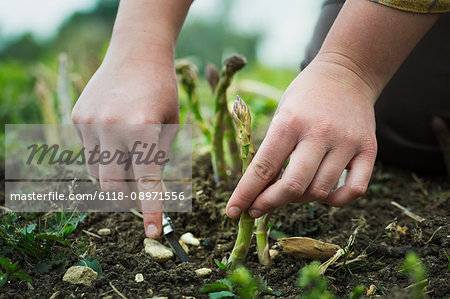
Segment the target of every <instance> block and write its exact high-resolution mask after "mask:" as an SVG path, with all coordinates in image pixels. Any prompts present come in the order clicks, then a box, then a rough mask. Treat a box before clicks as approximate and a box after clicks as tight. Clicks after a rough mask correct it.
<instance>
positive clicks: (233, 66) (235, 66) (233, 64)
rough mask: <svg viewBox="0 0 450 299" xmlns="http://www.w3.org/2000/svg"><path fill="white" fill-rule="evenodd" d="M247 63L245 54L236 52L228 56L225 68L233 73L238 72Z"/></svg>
mask: <svg viewBox="0 0 450 299" xmlns="http://www.w3.org/2000/svg"><path fill="white" fill-rule="evenodd" d="M246 64H247V60H246V59H245V57H244V56H241V55H238V54H234V55H232V56H230V57H229V58H227V60H225V62H224V66H225V68H226V69H227V70H228V72H230V73H231V74H234V73H236V72H237V71H239V70H240V69H242V68H243V67H244V66H245V65H246Z"/></svg>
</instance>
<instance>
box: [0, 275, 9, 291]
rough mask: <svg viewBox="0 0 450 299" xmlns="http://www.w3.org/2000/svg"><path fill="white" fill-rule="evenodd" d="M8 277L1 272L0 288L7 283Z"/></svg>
mask: <svg viewBox="0 0 450 299" xmlns="http://www.w3.org/2000/svg"><path fill="white" fill-rule="evenodd" d="M7 278H8V275H6V273H3V272H2V271H0V288H1V287H2V286H3V285H4V284H5V283H6V281H7Z"/></svg>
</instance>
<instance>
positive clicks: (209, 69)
mask: <svg viewBox="0 0 450 299" xmlns="http://www.w3.org/2000/svg"><path fill="white" fill-rule="evenodd" d="M205 77H206V80H207V81H208V83H209V86H210V87H211V90H212V92H214V91H215V90H216V87H217V84H218V83H219V79H220V73H219V69H218V68H217V67H216V66H215V65H214V64H212V63H210V62H208V63H207V64H206V67H205Z"/></svg>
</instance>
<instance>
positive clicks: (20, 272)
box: [12, 270, 31, 282]
mask: <svg viewBox="0 0 450 299" xmlns="http://www.w3.org/2000/svg"><path fill="white" fill-rule="evenodd" d="M12 277H17V278H19V279H22V280H25V281H28V282H31V277H30V275H28V274H27V273H26V272H25V271H23V270H17V271H16V272H15V273H14V274H13V275H12Z"/></svg>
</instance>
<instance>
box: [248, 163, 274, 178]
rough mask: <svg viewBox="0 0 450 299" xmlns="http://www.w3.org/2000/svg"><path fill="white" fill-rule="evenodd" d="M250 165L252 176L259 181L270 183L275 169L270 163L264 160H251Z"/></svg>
mask: <svg viewBox="0 0 450 299" xmlns="http://www.w3.org/2000/svg"><path fill="white" fill-rule="evenodd" d="M251 164H253V166H252V169H253V174H254V175H255V177H256V178H258V179H259V180H260V181H263V182H266V181H270V180H271V179H272V178H273V177H274V176H275V168H274V167H273V165H272V163H271V162H269V161H267V160H266V159H260V160H256V161H255V160H253V162H252V163H251Z"/></svg>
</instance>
